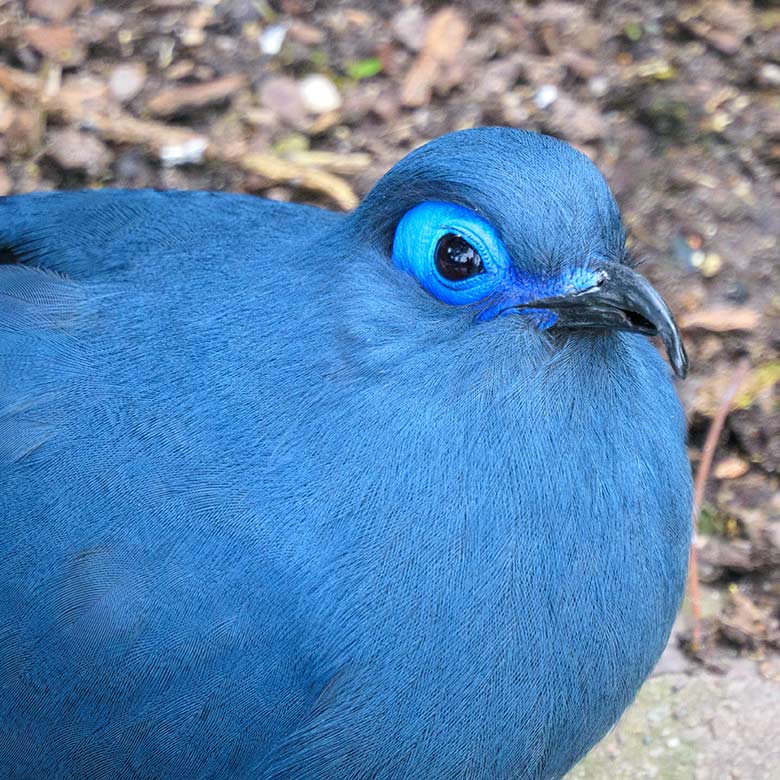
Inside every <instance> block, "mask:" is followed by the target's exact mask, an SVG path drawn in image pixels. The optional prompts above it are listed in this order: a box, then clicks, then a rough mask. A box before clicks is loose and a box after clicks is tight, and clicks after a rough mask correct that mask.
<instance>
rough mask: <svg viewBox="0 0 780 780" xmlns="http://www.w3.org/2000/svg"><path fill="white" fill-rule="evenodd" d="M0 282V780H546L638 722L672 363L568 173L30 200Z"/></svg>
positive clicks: (650, 660)
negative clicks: (627, 714)
mask: <svg viewBox="0 0 780 780" xmlns="http://www.w3.org/2000/svg"><path fill="white" fill-rule="evenodd" d="M0 249H2V258H3V260H4V263H3V264H2V265H0V477H1V479H2V489H1V490H0V518H1V519H2V525H1V526H0V776H1V777H3V778H5V779H6V780H15V779H18V780H22V779H23V780H37V779H38V778H44V779H45V780H60V779H63V780H64V779H66V778H67V779H68V780H73V779H74V778H75V779H81V778H85V779H89V780H101V779H102V778H106V779H107V778H112V780H113V779H115V778H120V779H128V780H130V779H131V778H132V779H136V778H138V779H144V780H146V779H147V778H148V779H150V780H151V779H152V778H153V779H154V780H188V779H189V778H197V779H198V780H206V779H207V778H208V779H210V780H225V779H227V778H235V779H238V780H249V779H250V778H251V780H272V779H276V780H278V779H280V778H296V780H326V779H327V780H341V779H346V780H352V779H354V780H358V779H363V778H379V779H380V780H400V779H401V778H414V779H415V780H428V779H432V780H438V779H442V780H443V779H444V778H446V779H447V780H451V779H453V778H460V779H461V780H488V779H490V780H496V779H498V780H501V779H503V778H507V779H508V778H512V779H513V780H552V778H560V777H561V776H562V775H564V774H565V773H566V772H567V770H568V769H569V768H570V767H571V766H572V765H573V764H574V763H575V762H576V761H577V760H578V759H579V758H581V757H582V756H583V755H584V754H585V752H586V751H587V750H588V749H589V748H590V747H591V746H592V745H593V744H594V743H595V742H596V741H597V740H598V739H600V738H601V737H602V736H603V735H604V734H605V732H606V731H607V730H608V729H609V728H610V727H611V726H612V724H613V723H614V722H615V721H616V719H617V718H618V717H619V716H620V714H621V712H622V711H623V710H624V708H625V707H626V706H627V705H628V704H629V703H630V702H631V701H632V699H633V698H634V696H635V694H636V692H637V690H638V688H639V687H640V685H641V683H642V682H643V680H644V679H645V677H646V676H647V674H648V673H649V672H650V670H651V669H652V667H653V664H654V663H655V661H656V660H657V659H658V657H659V655H660V653H661V651H662V649H663V647H664V644H665V643H666V641H667V638H668V636H669V632H670V629H671V626H672V622H673V620H674V617H675V613H676V611H677V609H678V606H679V603H680V599H681V594H682V592H683V586H684V579H685V573H686V562H687V553H688V545H689V535H690V530H689V518H690V511H691V484H690V471H689V466H688V462H687V459H686V451H685V446H684V439H685V421H684V416H683V414H682V411H681V408H680V405H679V402H678V400H677V398H676V395H675V392H674V388H673V383H672V380H671V375H670V371H669V368H668V366H667V364H666V362H665V361H664V360H663V359H662V357H661V356H660V355H659V354H658V352H657V351H656V350H655V348H654V347H653V346H652V344H651V343H650V341H649V340H648V338H646V337H647V336H649V335H655V334H658V335H660V337H661V339H662V340H663V342H664V344H665V345H666V350H667V352H668V355H669V359H670V362H671V365H672V367H673V368H674V370H675V371H676V372H677V374H679V375H683V374H684V373H685V370H686V357H685V352H684V350H683V346H682V342H681V339H680V335H679V332H678V330H677V328H676V326H675V324H674V320H673V318H672V316H671V314H670V312H669V309H668V308H667V306H666V304H665V303H664V302H663V300H662V299H661V298H660V297H659V295H658V294H657V293H656V292H655V291H654V289H653V288H652V287H651V286H650V284H649V283H648V282H647V281H645V280H644V278H643V277H641V276H640V275H639V274H637V273H636V271H634V270H633V269H632V267H631V262H630V260H629V257H628V254H627V252H626V247H625V242H624V231H623V228H622V227H621V221H620V216H619V212H618V209H617V207H616V205H615V202H614V200H613V198H612V196H611V194H610V192H609V189H608V187H607V185H606V183H605V181H604V179H603V178H602V177H601V175H600V174H599V173H598V171H597V170H596V168H595V167H594V166H593V165H592V164H591V163H590V162H589V161H588V160H587V159H586V158H585V157H584V156H583V155H581V154H580V153H578V152H576V151H575V150H573V149H572V148H571V147H569V146H568V145H566V144H565V143H563V142H561V141H558V140H556V139H553V138H549V137H545V136H541V135H537V134H534V133H530V132H522V131H516V130H509V129H503V128H483V129H476V130H470V131H464V132H458V133H454V134H451V135H447V136H444V137H442V138H439V139H438V140H435V141H433V142H431V143H429V144H428V145H426V146H424V147H422V148H420V149H417V150H416V151H414V152H412V153H411V154H410V155H408V156H407V157H406V158H405V159H404V160H402V161H401V162H400V163H398V165H396V166H395V167H394V168H393V169H392V170H391V171H390V172H389V173H388V174H387V175H385V176H384V178H382V179H381V180H380V182H379V183H378V184H377V185H376V187H375V188H374V189H373V190H372V191H371V193H370V194H369V195H368V196H367V197H366V198H365V200H364V201H363V203H362V204H361V205H360V206H359V207H358V208H357V209H356V210H355V211H354V212H353V213H351V214H346V215H343V214H336V213H331V212H328V211H324V210H319V209H316V208H312V207H307V206H302V205H291V204H284V203H274V202H269V201H264V200H261V199H258V198H254V197H250V196H241V195H229V194H215V193H206V192H152V191H138V192H130V191H110V190H108V191H98V192H72V193H54V194H50V193H46V194H33V195H23V196H17V197H9V198H5V199H2V200H1V201H0Z"/></svg>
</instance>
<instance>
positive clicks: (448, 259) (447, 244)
mask: <svg viewBox="0 0 780 780" xmlns="http://www.w3.org/2000/svg"><path fill="white" fill-rule="evenodd" d="M436 270H437V271H438V272H439V273H440V274H441V275H442V276H443V277H444V278H445V279H449V281H451V282H457V281H459V280H460V279H468V278H469V276H476V275H477V274H483V273H485V264H484V263H483V262H482V258H481V257H480V256H479V252H477V250H476V249H474V247H473V246H471V244H469V242H468V241H466V239H465V238H462V237H461V236H458V235H456V234H455V233H447V235H446V236H442V237H441V238H440V239H439V243H438V244H437V245H436Z"/></svg>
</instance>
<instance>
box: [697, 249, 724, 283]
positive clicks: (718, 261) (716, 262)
mask: <svg viewBox="0 0 780 780" xmlns="http://www.w3.org/2000/svg"><path fill="white" fill-rule="evenodd" d="M721 268H723V258H722V257H721V256H720V255H719V254H716V253H715V252H707V254H706V255H704V260H702V263H701V265H700V266H699V273H700V274H701V275H702V276H704V277H706V278H707V279H711V278H712V277H713V276H717V275H718V274H719V273H720V270H721Z"/></svg>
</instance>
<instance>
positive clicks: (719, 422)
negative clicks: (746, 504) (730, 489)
mask: <svg viewBox="0 0 780 780" xmlns="http://www.w3.org/2000/svg"><path fill="white" fill-rule="evenodd" d="M749 368H750V363H749V361H748V360H747V359H743V360H741V361H740V362H739V364H738V365H737V368H736V370H735V371H734V376H733V378H732V380H731V383H730V384H729V386H728V388H727V389H726V392H725V393H724V394H723V398H722V399H721V402H720V406H719V407H718V411H717V413H716V414H715V417H714V418H713V420H712V422H711V423H710V428H709V430H708V431H707V438H706V439H705V440H704V449H703V450H702V453H701V462H700V463H699V468H698V470H697V472H696V480H695V482H694V485H693V517H692V523H693V541H692V544H691V552H690V556H689V567H688V596H689V598H690V602H691V612H692V614H693V631H692V636H691V650H692V651H693V652H694V653H698V652H699V651H700V650H701V646H702V628H701V593H700V590H699V564H698V559H697V557H696V532H697V529H698V526H699V511H700V510H701V505H702V503H703V501H704V490H705V488H706V486H707V480H708V478H709V475H710V470H711V469H712V461H713V459H714V458H715V450H716V449H717V447H718V440H719V439H720V434H721V432H722V431H723V426H724V425H725V423H726V418H727V417H728V414H729V411H730V409H731V405H732V403H733V401H734V398H735V397H736V395H737V393H738V392H739V388H740V385H741V384H742V382H744V380H745V377H746V376H747V373H748V370H749Z"/></svg>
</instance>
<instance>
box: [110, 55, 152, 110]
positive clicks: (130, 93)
mask: <svg viewBox="0 0 780 780" xmlns="http://www.w3.org/2000/svg"><path fill="white" fill-rule="evenodd" d="M145 81H146V65H144V63H143V62H127V63H123V64H122V65H117V66H116V67H115V68H114V70H113V71H111V78H110V79H109V82H108V86H109V89H110V90H111V94H112V95H113V96H114V97H115V98H116V99H117V100H118V101H119V102H120V103H126V102H127V101H128V100H132V99H133V98H134V97H135V96H136V95H137V94H138V93H139V92H140V91H141V89H143V86H144V83H145Z"/></svg>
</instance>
